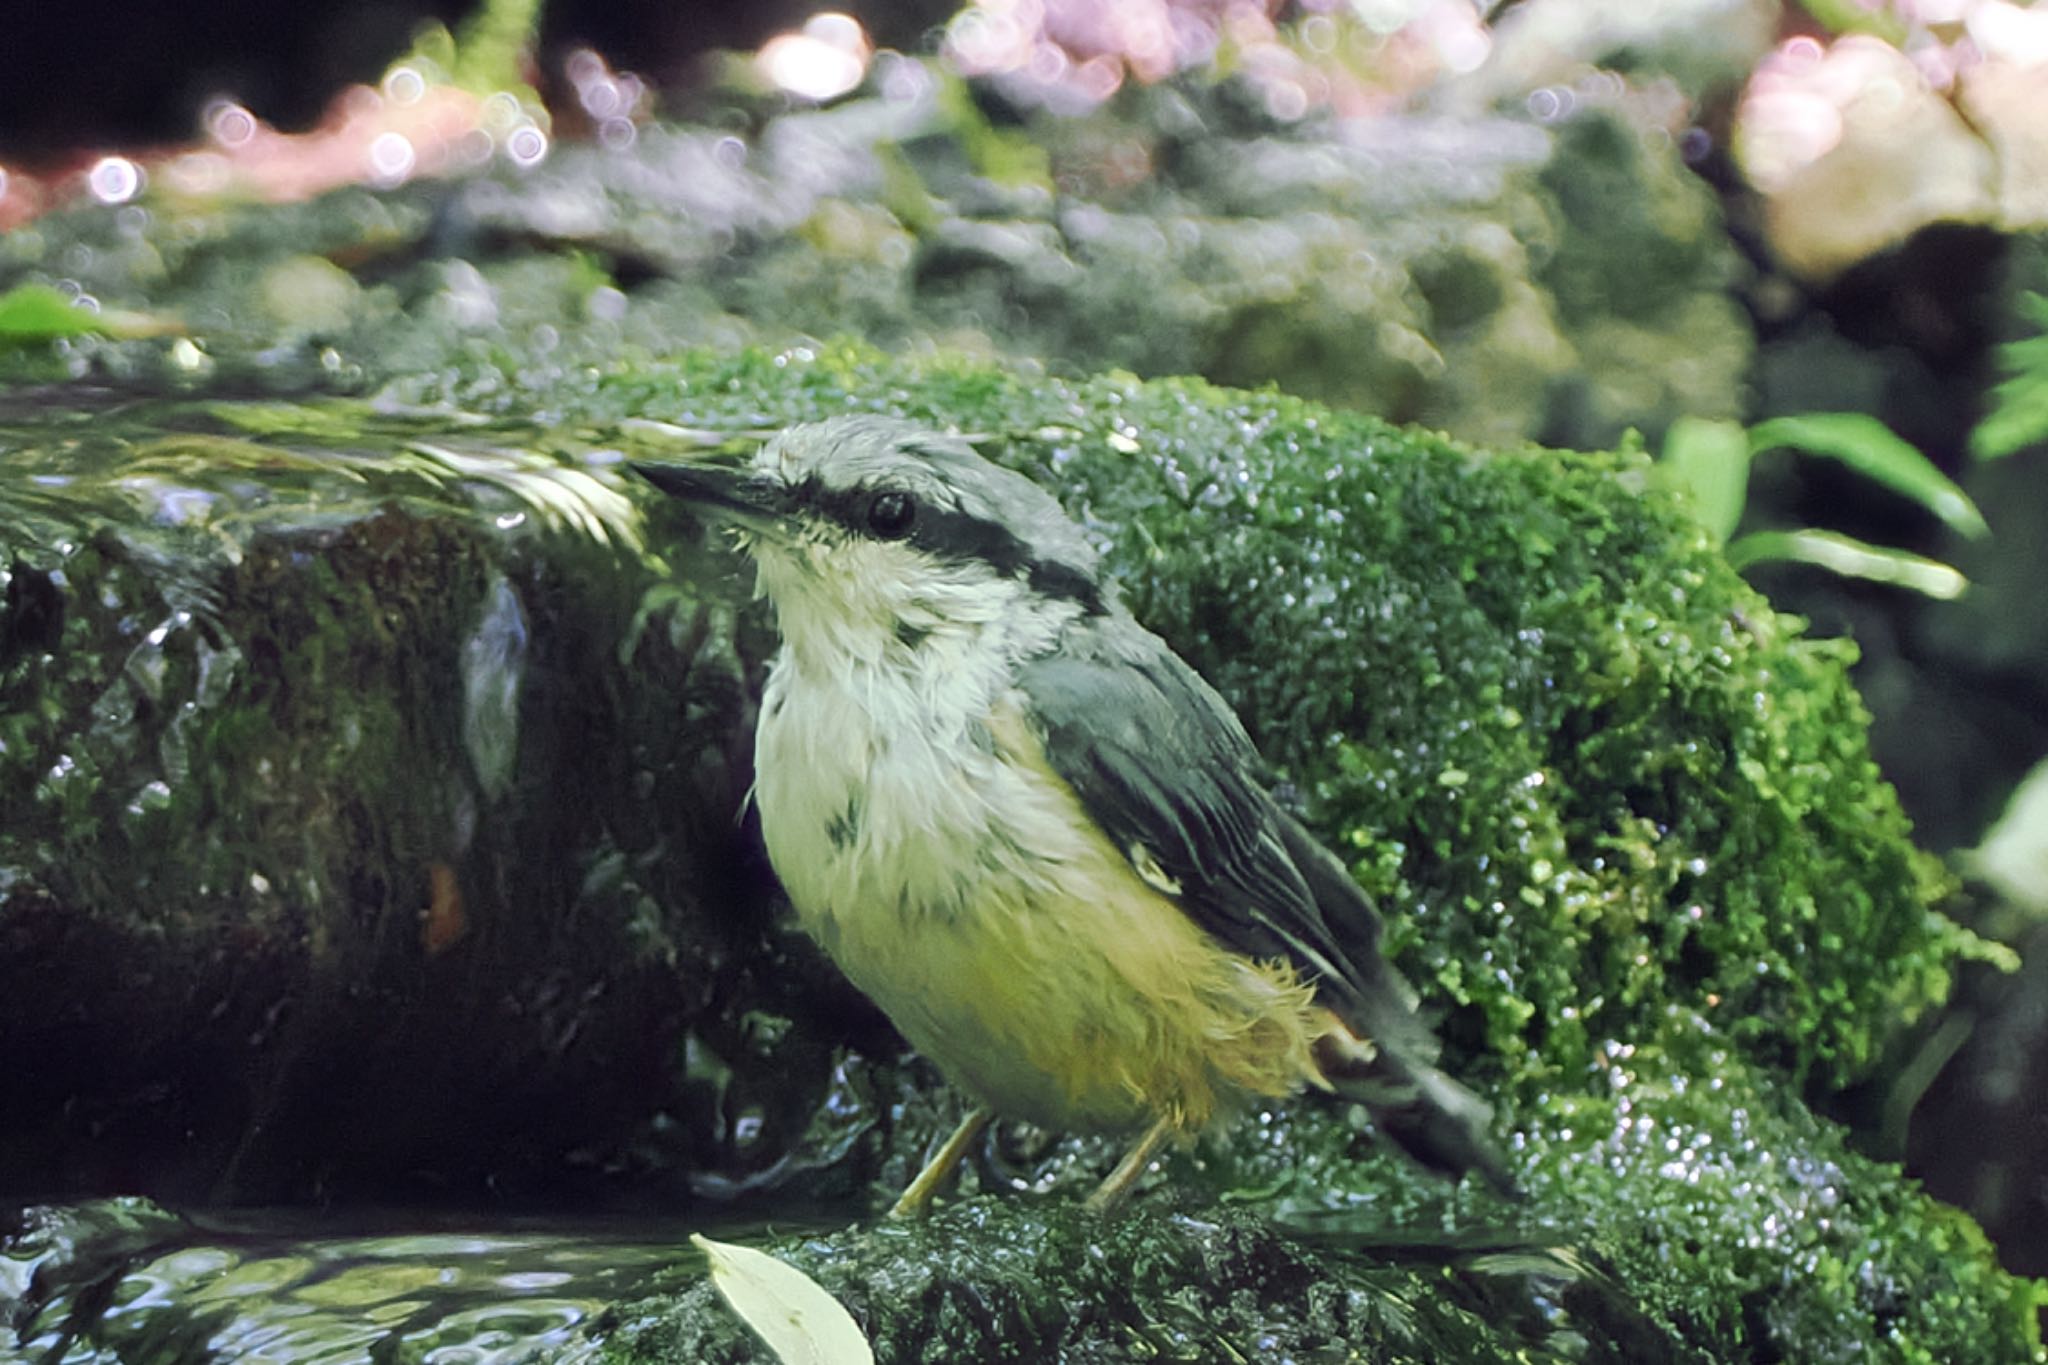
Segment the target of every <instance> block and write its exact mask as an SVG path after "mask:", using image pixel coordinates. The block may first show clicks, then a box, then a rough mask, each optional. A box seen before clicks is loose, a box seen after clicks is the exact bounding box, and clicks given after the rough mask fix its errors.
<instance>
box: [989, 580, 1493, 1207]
mask: <svg viewBox="0 0 2048 1365" xmlns="http://www.w3.org/2000/svg"><path fill="white" fill-rule="evenodd" d="M1017 681H1018V686H1019V687H1020V688H1021V689H1022V690H1023V692H1024V694H1025V696H1026V697H1027V699H1028V700H1029V709H1030V712H1031V718H1032V722H1033V724H1034V726H1035V728H1036V729H1037V731H1038V735H1039V738H1040V740H1041V742H1042V743H1043V745H1044V749H1045V757H1046V761H1047V762H1048V763H1050V764H1051V765H1052V769H1053V771H1054V772H1056V773H1058V774H1059V775H1060V777H1061V778H1062V779H1064V780H1065V781H1066V783H1067V785H1069V786H1070V787H1072V788H1073V789H1074V792H1075V794H1076V795H1077V796H1078V797H1079V798H1080V800H1081V804H1082V805H1083V806H1084V807H1085V808H1086V809H1087V811H1088V814H1089V815H1090V816H1091V817H1092V818H1093V819H1094V820H1095V822H1096V823H1097V824H1099V825H1101V826H1102V828H1103V830H1104V831H1105V832H1107V833H1108V835H1109V836H1110V838H1111V839H1112V840H1114V841H1115V843H1116V845H1117V847H1118V848H1120V849H1121V850H1122V851H1123V853H1124V856H1125V857H1127V858H1129V859H1130V860H1131V863H1132V866H1133V867H1134V868H1135V869H1136V870H1137V871H1138V873H1139V875H1141V876H1143V877H1145V878H1146V880H1147V881H1149V882H1151V883H1152V884H1153V885H1154V886H1157V887H1159V888H1160V890H1161V891H1162V892H1163V893H1165V894H1167V895H1169V896H1170V897H1171V898H1172V899H1173V900H1174V901H1175V902H1176V903H1178V904H1179V906H1180V908H1181V909H1182V910H1183V911H1185V912H1186V913H1187V914H1188V916H1189V917H1190V918H1192V919H1193V920H1194V921H1195V922H1196V923H1197V924H1199V925H1201V926H1202V928H1203V929H1205V930H1207V931H1208V932H1209V933H1211V934H1213V935H1215V936H1216V937H1217V938H1218V939H1219V940H1221V941H1222V942H1224V943H1226V944H1228V945H1229V946H1230V947H1231V948H1233V949H1235V950H1236V951H1238V952H1241V953H1244V954H1246V955H1247V956H1250V957H1254V958H1280V959H1284V960H1286V961H1288V962H1291V963H1293V964H1294V965H1295V967H1296V968H1297V969H1298V970H1300V971H1301V973H1302V974H1303V976H1304V977H1306V978H1307V979H1309V980H1312V981H1314V982H1315V984H1316V987H1317V992H1318V996H1319V998H1320V999H1322V1001H1323V1002H1324V1003H1325V1004H1327V1005H1329V1006H1331V1007H1332V1008H1333V1009H1335V1010H1336V1012H1337V1014H1338V1015H1339V1016H1340V1017H1342V1018H1343V1019H1344V1020H1345V1021H1346V1023H1347V1024H1349V1025H1350V1026H1351V1028H1353V1029H1354V1030H1356V1031H1357V1032H1358V1034H1359V1035H1360V1036H1361V1037H1363V1038H1366V1039H1369V1040H1370V1041H1371V1043H1372V1044H1373V1046H1372V1047H1371V1048H1367V1049H1364V1050H1362V1052H1361V1053H1359V1054H1358V1055H1357V1056H1356V1057H1354V1058H1353V1059H1352V1062H1351V1063H1350V1064H1349V1065H1347V1066H1340V1067H1339V1068H1338V1069H1336V1070H1331V1069H1328V1068H1326V1075H1327V1076H1328V1078H1329V1079H1330V1080H1331V1081H1332V1083H1333V1084H1335V1085H1336V1086H1337V1088H1338V1089H1339V1090H1340V1091H1342V1092H1343V1093H1345V1094H1349V1095H1352V1096H1354V1097H1356V1098H1358V1099H1361V1100H1363V1101H1364V1102H1365V1104H1366V1105H1367V1107H1368V1108H1370V1109H1371V1110H1372V1113H1373V1117H1374V1119H1375V1120H1376V1121H1377V1122H1378V1124H1379V1127H1380V1129H1381V1131H1382V1132H1384V1133H1385V1134H1386V1135H1387V1136H1388V1137H1390V1138H1392V1139H1393V1140H1394V1141H1395V1143H1397V1144H1398V1145H1399V1146H1400V1147H1401V1148H1403V1149H1404V1150H1405V1151H1407V1152H1408V1153H1409V1154H1410V1155H1411V1156H1413V1157H1415V1158H1416V1159H1417V1160H1419V1161H1421V1162H1422V1163H1423V1164H1424V1165H1427V1166H1430V1167H1432V1168H1434V1169H1437V1170H1440V1171H1444V1172H1447V1173H1452V1174H1457V1173H1462V1172H1464V1171H1468V1170H1477V1171H1478V1172H1479V1173H1480V1174H1481V1175H1482V1176H1484V1177H1485V1179H1486V1180H1487V1181H1488V1183H1490V1184H1491V1185H1492V1186H1493V1187H1494V1188H1495V1189H1496V1190H1498V1191H1500V1192H1501V1193H1502V1194H1504V1195H1508V1196H1511V1197H1518V1192H1517V1190H1516V1188H1515V1183H1514V1180H1513V1178H1512V1177H1511V1176H1510V1175H1509V1174H1508V1172H1507V1167H1506V1165H1505V1164H1504V1163H1503V1161H1502V1160H1501V1158H1500V1155H1499V1152H1498V1149H1497V1148H1496V1147H1495V1146H1494V1143H1493V1139H1492V1136H1491V1134H1490V1132H1489V1129H1490V1126H1491V1121H1492V1114H1491V1111H1490V1110H1489V1109H1488V1108H1487V1107H1486V1105H1484V1104H1483V1103H1481V1102H1480V1101H1479V1099H1478V1098H1477V1097H1476V1096H1474V1095H1472V1094H1471V1093H1470V1092H1469V1091H1467V1090H1466V1089H1465V1088H1464V1087H1462V1086H1460V1085H1459V1084H1458V1083H1457V1082H1456V1081H1454V1080H1452V1079H1451V1078H1450V1077H1448V1076H1446V1075H1444V1074H1443V1073H1442V1072H1440V1071H1438V1070H1437V1069H1436V1067H1435V1065H1434V1063H1435V1060H1436V1056H1437V1050H1438V1049H1437V1041H1436V1038H1435V1036H1434V1035H1433V1034H1431V1033H1430V1031H1429V1030H1428V1029H1427V1028H1426V1027H1424V1025H1423V1023H1422V1021H1421V1019H1420V1018H1419V1017H1418V1016H1417V1014H1416V1009H1415V993H1414V991H1413V990H1412V989H1410V987H1409V985H1408V983H1407V982H1406V981H1404V980H1402V979H1401V976H1400V974H1399V973H1398V972H1396V971H1395V970H1394V969H1393V967H1392V966H1391V965H1390V964H1389V963H1388V962H1387V960H1386V959H1385V958H1384V957H1382V956H1381V954H1380V937H1381V933H1382V925H1381V921H1380V917H1379V913H1378V911H1376V910H1375V909H1374V908H1373V905H1372V902H1371V900H1370V899H1368V898H1367V896H1366V894H1365V892H1364V890H1363V889H1361V888H1360V887H1359V885H1358V883H1357V882H1355V881H1353V880H1352V879H1351V874H1350V873H1349V872H1348V871H1346V870H1345V868H1344V865H1343V864H1342V863H1340V862H1338V861H1337V859H1336V857H1335V856H1333V855H1332V854H1331V853H1330V852H1329V851H1328V850H1327V849H1325V848H1324V847H1323V846H1322V845H1321V844H1319V843H1317V842H1316V840H1315V838H1314V836H1312V835H1311V834H1309V832H1308V831H1307V830H1305V829H1303V828H1302V827H1301V824H1300V823H1299V822H1298V821H1296V820H1295V819H1294V817H1293V816H1291V815H1289V814H1288V813H1287V812H1286V811H1284V810H1282V809H1281V808H1280V806H1279V805H1278V804H1277V803H1276V802H1275V801H1274V800H1273V798H1272V796H1271V794H1270V793H1268V792H1267V790H1266V787H1265V784H1264V783H1263V782H1262V781H1261V780H1260V774H1261V771H1262V767H1263V765H1262V764H1261V763H1260V761H1259V756H1258V751H1257V750H1256V749H1254V748H1253V747H1252V742H1251V740H1250V738H1248V737H1247V736H1246V734H1245V732H1244V727H1243V726H1241V725H1240V724H1239V723H1238V720H1237V717H1236V716H1235V715H1234V714H1232V712H1231V710H1230V708H1229V706H1228V705H1226V704H1225V703H1224V701H1223V699H1222V698H1221V697H1219V696H1217V695H1216V692H1215V690H1214V689H1212V688H1211V687H1210V686H1209V685H1208V684H1207V683H1205V682H1203V681H1202V679H1201V678H1200V676H1198V675H1197V674H1196V673H1195V671H1194V670H1193V669H1191V668H1189V667H1188V666H1187V665H1186V664H1184V663H1182V662H1181V661H1180V659H1179V657H1178V656H1176V655H1175V654H1174V653H1173V651H1171V650H1169V649H1168V648H1167V647H1166V645H1165V642H1163V641H1162V640H1160V639H1159V637H1157V636H1156V635H1153V634H1152V633H1151V632H1150V631H1147V630H1146V629H1145V628H1144V627H1142V626H1140V625H1139V624H1138V623H1137V622H1136V621H1134V620H1132V619H1131V618H1130V617H1129V616H1127V615H1124V614H1123V613H1121V612H1112V613H1110V614H1107V615H1103V616H1095V617H1089V618H1085V619H1084V620H1083V621H1081V622H1079V623H1077V624H1076V625H1074V626H1072V627H1070V628H1069V630H1068V632H1067V635H1066V637H1065V638H1064V639H1063V640H1062V641H1061V648H1060V650H1059V652H1058V653H1056V654H1053V655H1048V656H1047V657H1045V658H1042V659H1039V660H1037V661H1036V662H1033V663H1031V664H1028V665H1026V666H1025V667H1024V668H1023V669H1022V671H1021V672H1020V673H1019V675H1018V679H1017ZM1148 864H1149V865H1148ZM1161 873H1163V874H1164V877H1163V878H1162V877H1161V876H1160V874H1161Z"/></svg>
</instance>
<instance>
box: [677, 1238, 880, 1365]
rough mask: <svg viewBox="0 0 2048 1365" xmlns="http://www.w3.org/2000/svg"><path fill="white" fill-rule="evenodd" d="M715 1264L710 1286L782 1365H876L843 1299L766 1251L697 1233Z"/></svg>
mask: <svg viewBox="0 0 2048 1365" xmlns="http://www.w3.org/2000/svg"><path fill="white" fill-rule="evenodd" d="M690 1244H691V1245H692V1246H694V1247H696V1248H697V1249H698V1250H700V1251H702V1252H703V1253H704V1255H705V1257H706V1258H707V1259H709V1260H710V1262H711V1283H712V1284H713V1285H714V1286H716V1287H717V1289H718V1292H719V1293H720V1294H721V1295H723V1296H724V1297H725V1301H726V1302H727V1303H729V1304H731V1305H732V1311H733V1312H735V1313H738V1314H739V1315H740V1317H741V1318H742V1319H743V1320H744V1321H745V1322H746V1324H747V1326H749V1327H751V1328H753V1329H754V1331H755V1332H756V1333H758V1334H759V1336H760V1338H761V1340H763V1341H765V1342H767V1343H768V1349H769V1350H771V1351H773V1352H774V1353H775V1358H776V1359H777V1360H779V1361H781V1362H782V1365H874V1362H875V1353H874V1350H873V1349H872V1348H871V1347H869V1345H868V1339H867V1338H866V1337H865V1336H863V1335H862V1334H861V1330H860V1324H859V1323H857V1322H855V1321H854V1320H853V1315H852V1314H850V1313H848V1312H847V1311H846V1309H845V1308H844V1307H842V1306H841V1305H840V1303H839V1300H837V1299H835V1298H833V1297H832V1296H831V1295H830V1294H827V1293H826V1292H825V1291H824V1290H823V1289H821V1288H819V1287H818V1282H817V1281H816V1280H813V1279H812V1278H811V1277H810V1276H808V1275H806V1274H804V1273H803V1272H802V1271H801V1270H798V1269H797V1268H796V1267H795V1266H793V1265H790V1264H788V1263H787V1262H785V1261H778V1260H776V1259H775V1258H774V1257H773V1256H770V1255H768V1254H767V1253H766V1252H762V1251H756V1250H754V1249H753V1248H752V1247H743V1246H736V1245H734V1244H733V1243H731V1242H714V1241H712V1240H711V1239H710V1238H709V1237H702V1236H699V1235H697V1234H695V1233H692V1234H691V1235H690Z"/></svg>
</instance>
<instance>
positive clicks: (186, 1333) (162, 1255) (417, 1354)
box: [0, 1201, 702, 1365]
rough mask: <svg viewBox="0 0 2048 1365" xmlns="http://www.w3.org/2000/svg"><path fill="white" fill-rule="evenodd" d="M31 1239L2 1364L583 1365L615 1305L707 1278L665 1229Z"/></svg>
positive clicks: (127, 1231) (239, 1225) (36, 1218)
mask: <svg viewBox="0 0 2048 1365" xmlns="http://www.w3.org/2000/svg"><path fill="white" fill-rule="evenodd" d="M32 1221H33V1222H34V1223H35V1224H36V1225H37V1226H36V1229H35V1230H34V1231H32V1232H30V1233H28V1234H25V1235H24V1236H23V1237H22V1238H20V1239H19V1240H18V1241H17V1242H16V1243H14V1244H13V1245H11V1246H10V1245H6V1244H0V1289H5V1290H8V1291H11V1292H10V1293H9V1294H8V1297H10V1298H14V1299H17V1300H18V1301H19V1307H18V1308H17V1309H16V1317H15V1320H14V1322H13V1323H12V1330H11V1331H8V1330H6V1328H4V1327H0V1359H7V1360H13V1359H25V1360H36V1361H39V1362H41V1363H42V1365H114V1363H115V1362H135V1361H144V1360H146V1361H149V1362H150V1363H151V1365H186V1363H188V1362H189V1363H190V1365H199V1363H200V1362H206V1363H207V1365H282V1362H287V1361H289V1362H292V1365H342V1363H343V1362H360V1361H366V1360H405V1361H419V1362H423V1363H424V1365H495V1363H497V1362H503V1363H504V1365H511V1362H514V1361H520V1360H529V1359H532V1358H533V1357H534V1355H535V1354H536V1353H537V1352H541V1351H547V1352H550V1355H549V1357H548V1358H549V1359H550V1360H552V1361H569V1362H574V1361H580V1360H583V1359H585V1358H587V1356H586V1352H589V1353H592V1354H594V1349H595V1348H594V1347H592V1346H589V1345H588V1343H583V1342H582V1341H581V1339H580V1337H579V1331H580V1329H581V1328H582V1327H583V1326H584V1324H586V1323H587V1322H588V1321H590V1319H591V1318H592V1317H593V1316H594V1315H595V1314H596V1313H598V1312H599V1311H600V1310H601V1309H602V1308H603V1307H604V1306H605V1305H607V1304H610V1303H614V1302H617V1301H619V1300H620V1299H622V1298H628V1297H633V1296H637V1295H639V1294H643V1293H647V1292H651V1291H653V1290H654V1289H656V1288H658V1287H660V1286H661V1281H663V1280H669V1281H671V1282H673V1284H675V1285H676V1286H680V1285H681V1284H683V1283H686V1282H687V1281H689V1280H690V1279H692V1278H694V1277H695V1276H697V1275H699V1274H701V1273H702V1267H701V1264H700V1262H699V1261H698V1259H697V1257H696V1256H695V1254H694V1253H692V1252H690V1251H689V1250H688V1248H687V1243H686V1242H685V1239H684V1231H685V1230H684V1229H680V1228H678V1227H676V1226H673V1225H666V1224H664V1225H659V1226H656V1225H645V1224H642V1225H625V1226H622V1225H617V1224H611V1225H605V1226H596V1227H593V1226H589V1225H559V1224H548V1225H521V1226H514V1227H511V1228H510V1229H509V1230H491V1231H473V1230H457V1231H446V1230H441V1231H430V1232H420V1231H411V1232H398V1233H373V1234H364V1235H328V1234H323V1233H322V1232H319V1231H317V1230H316V1231H313V1232H311V1233H309V1232H308V1231H307V1230H306V1229H305V1228H304V1227H302V1226H297V1225H295V1224H293V1223H292V1222H290V1221H288V1220H268V1221H253V1220H247V1219H237V1220H235V1221H233V1222H231V1223H220V1224H208V1225H206V1226H200V1225H199V1224H198V1223H197V1222H195V1221H191V1220H186V1219H182V1218H177V1217H173V1216H171V1215H168V1214H162V1213H160V1212H158V1211H156V1210H154V1209H149V1208H148V1206H146V1205H135V1204H130V1203H127V1202H126V1201H116V1202H112V1203H109V1204H104V1205H86V1206H81V1207H80V1208H78V1209H72V1210H47V1211H41V1212H39V1213H37V1214H34V1215H32ZM138 1222H140V1223H142V1224H144V1225H146V1226H147V1227H148V1228H149V1235H142V1236H138V1234H141V1233H143V1232H144V1228H143V1227H138V1226H137V1223H138ZM12 1352H19V1353H20V1354H19V1355H16V1354H12Z"/></svg>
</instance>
